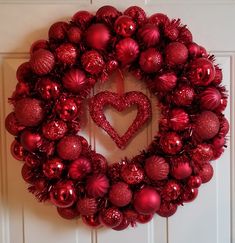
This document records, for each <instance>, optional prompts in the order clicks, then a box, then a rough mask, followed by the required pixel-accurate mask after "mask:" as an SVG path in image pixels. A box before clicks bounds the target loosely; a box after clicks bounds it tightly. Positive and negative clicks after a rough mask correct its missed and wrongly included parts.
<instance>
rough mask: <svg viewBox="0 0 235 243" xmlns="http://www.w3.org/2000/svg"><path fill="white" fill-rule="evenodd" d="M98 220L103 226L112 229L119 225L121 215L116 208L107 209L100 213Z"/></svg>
mask: <svg viewBox="0 0 235 243" xmlns="http://www.w3.org/2000/svg"><path fill="white" fill-rule="evenodd" d="M99 219H100V222H101V223H102V224H103V225H105V226H107V227H110V228H114V227H117V226H118V225H119V224H121V222H122V219H123V214H122V212H121V211H120V210H119V209H118V208H115V207H112V208H107V209H104V210H103V211H101V213H100V215H99Z"/></svg>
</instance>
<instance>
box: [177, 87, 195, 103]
mask: <svg viewBox="0 0 235 243" xmlns="http://www.w3.org/2000/svg"><path fill="white" fill-rule="evenodd" d="M173 97H174V99H173V102H174V103H175V104H176V105H178V106H189V105H191V104H192V102H193V100H194V97H195V92H194V89H193V88H192V87H190V86H188V85H182V86H180V87H178V88H177V89H176V90H175V91H174V93H173Z"/></svg>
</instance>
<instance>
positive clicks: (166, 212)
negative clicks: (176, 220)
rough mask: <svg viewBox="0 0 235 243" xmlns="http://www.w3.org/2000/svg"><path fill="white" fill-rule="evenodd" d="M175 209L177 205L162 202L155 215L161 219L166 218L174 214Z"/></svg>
mask: <svg viewBox="0 0 235 243" xmlns="http://www.w3.org/2000/svg"><path fill="white" fill-rule="evenodd" d="M177 208H178V206H177V204H174V203H172V202H168V201H162V202H161V206H160V208H159V210H158V211H157V212H156V213H157V214H158V215H160V216H161V217H165V218H168V217H170V216H172V215H174V214H175V213H176V211H177Z"/></svg>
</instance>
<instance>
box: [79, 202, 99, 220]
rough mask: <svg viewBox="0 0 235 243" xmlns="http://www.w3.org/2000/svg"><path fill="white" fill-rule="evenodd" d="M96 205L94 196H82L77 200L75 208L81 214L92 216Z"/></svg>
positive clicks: (96, 207) (95, 210)
mask: <svg viewBox="0 0 235 243" xmlns="http://www.w3.org/2000/svg"><path fill="white" fill-rule="evenodd" d="M97 209H98V205H97V201H96V199H95V198H82V199H79V200H78V202H77V210H78V212H79V213H80V214H81V215H85V216H92V215H94V214H95V213H96V212H97Z"/></svg>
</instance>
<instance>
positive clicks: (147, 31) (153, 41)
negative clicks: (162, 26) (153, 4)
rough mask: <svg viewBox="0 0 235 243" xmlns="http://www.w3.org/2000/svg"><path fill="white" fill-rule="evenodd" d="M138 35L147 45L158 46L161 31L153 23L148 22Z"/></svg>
mask: <svg viewBox="0 0 235 243" xmlns="http://www.w3.org/2000/svg"><path fill="white" fill-rule="evenodd" d="M138 37H139V39H140V40H141V42H143V44H144V45H145V46H146V47H153V46H156V45H157V44H158V43H159V41H160V31H159V29H158V27H156V26H154V25H152V24H146V25H144V26H143V27H142V28H141V29H139V31H138Z"/></svg>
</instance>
